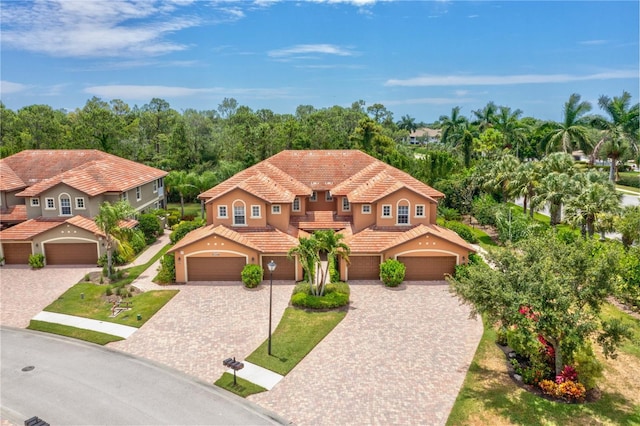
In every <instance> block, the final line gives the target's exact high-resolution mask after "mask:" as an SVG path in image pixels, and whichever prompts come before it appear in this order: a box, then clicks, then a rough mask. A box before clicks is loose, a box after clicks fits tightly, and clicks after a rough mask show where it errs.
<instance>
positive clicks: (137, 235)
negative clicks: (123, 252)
mask: <svg viewBox="0 0 640 426" xmlns="http://www.w3.org/2000/svg"><path fill="white" fill-rule="evenodd" d="M129 244H130V245H131V248H132V249H133V251H134V252H135V253H136V254H138V253H140V252H141V251H142V250H144V248H145V247H146V246H147V241H146V240H145V238H144V234H143V233H142V231H140V230H136V231H135V232H134V233H133V235H132V236H131V239H130V241H129Z"/></svg>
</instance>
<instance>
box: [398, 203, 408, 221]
mask: <svg viewBox="0 0 640 426" xmlns="http://www.w3.org/2000/svg"><path fill="white" fill-rule="evenodd" d="M408 224H409V206H406V205H404V206H398V225H408Z"/></svg>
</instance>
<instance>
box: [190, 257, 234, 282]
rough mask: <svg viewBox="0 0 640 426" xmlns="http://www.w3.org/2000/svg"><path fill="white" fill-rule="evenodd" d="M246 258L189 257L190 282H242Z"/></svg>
mask: <svg viewBox="0 0 640 426" xmlns="http://www.w3.org/2000/svg"><path fill="white" fill-rule="evenodd" d="M245 264H246V259H245V258H244V257H188V258H187V278H188V280H189V281H242V277H241V274H242V268H244V265H245Z"/></svg>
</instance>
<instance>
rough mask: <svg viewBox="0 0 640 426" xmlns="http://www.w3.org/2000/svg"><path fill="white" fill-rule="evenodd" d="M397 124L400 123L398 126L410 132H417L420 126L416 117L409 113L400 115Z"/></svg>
mask: <svg viewBox="0 0 640 426" xmlns="http://www.w3.org/2000/svg"><path fill="white" fill-rule="evenodd" d="M396 124H397V125H398V128H400V129H403V130H406V131H408V132H409V133H411V132H415V131H416V129H417V128H418V124H417V123H416V119H415V118H413V117H411V116H410V115H409V114H407V115H403V116H402V117H400V121H398V122H397V123H396Z"/></svg>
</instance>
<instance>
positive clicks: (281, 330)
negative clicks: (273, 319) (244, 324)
mask: <svg viewBox="0 0 640 426" xmlns="http://www.w3.org/2000/svg"><path fill="white" fill-rule="evenodd" d="M345 315H346V312H345V311H328V312H310V311H305V310H301V309H296V308H287V309H286V310H285V311H284V315H283V316H282V320H280V323H279V324H278V327H277V328H276V330H275V331H274V332H273V334H272V335H271V354H272V355H271V356H269V355H268V354H267V345H268V342H267V341H265V342H264V343H263V344H262V345H260V347H258V349H256V350H255V351H254V352H253V353H252V354H251V355H249V356H248V357H247V358H246V360H247V361H249V362H251V363H253V364H256V365H259V366H261V367H264V368H267V369H269V370H271V371H275V372H276V373H278V374H282V375H283V376H284V375H286V374H287V373H289V372H290V371H291V370H293V368H294V367H295V366H296V365H297V364H298V363H299V362H300V361H301V360H302V359H303V358H304V357H305V356H307V354H308V353H309V352H311V350H313V348H314V347H315V346H316V345H317V344H318V343H320V341H322V339H324V338H325V336H326V335H327V334H329V333H330V332H331V330H333V329H334V327H335V326H336V325H338V324H339V323H340V321H342V320H343V319H344V317H345Z"/></svg>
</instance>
